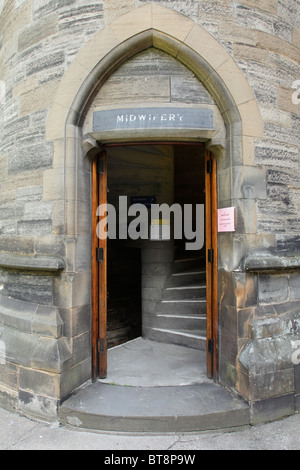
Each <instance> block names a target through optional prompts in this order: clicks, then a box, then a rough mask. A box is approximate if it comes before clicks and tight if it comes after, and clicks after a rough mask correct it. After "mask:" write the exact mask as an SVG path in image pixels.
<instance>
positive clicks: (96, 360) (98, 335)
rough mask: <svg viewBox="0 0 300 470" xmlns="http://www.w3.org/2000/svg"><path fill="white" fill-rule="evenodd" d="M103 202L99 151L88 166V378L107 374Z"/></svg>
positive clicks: (104, 176)
mask: <svg viewBox="0 0 300 470" xmlns="http://www.w3.org/2000/svg"><path fill="white" fill-rule="evenodd" d="M106 204H107V154H106V151H105V150H103V151H101V152H100V153H99V154H98V155H97V158H96V159H95V160H94V162H93V169H92V221H93V222H92V232H93V233H92V348H93V349H92V378H93V381H95V380H96V379H97V378H98V377H99V378H101V379H103V378H106V376H107V239H106V236H105V233H99V231H98V230H97V227H98V229H99V227H100V225H98V224H99V223H100V222H101V219H102V218H104V217H105V210H104V211H102V212H101V213H102V215H97V214H98V212H97V209H98V207H99V206H100V205H104V206H106Z"/></svg>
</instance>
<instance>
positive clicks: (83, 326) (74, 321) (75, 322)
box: [59, 305, 91, 338]
mask: <svg viewBox="0 0 300 470" xmlns="http://www.w3.org/2000/svg"><path fill="white" fill-rule="evenodd" d="M59 316H60V318H61V319H62V322H63V336H65V337H67V338H72V337H74V336H78V335H80V334H82V333H86V332H87V331H89V329H90V325H91V306H90V305H82V306H80V307H75V308H70V309H68V308H60V309H59Z"/></svg>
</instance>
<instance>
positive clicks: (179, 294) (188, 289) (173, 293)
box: [163, 284, 206, 300]
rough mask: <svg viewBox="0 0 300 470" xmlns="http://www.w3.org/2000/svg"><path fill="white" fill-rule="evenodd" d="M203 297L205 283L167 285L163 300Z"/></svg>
mask: <svg viewBox="0 0 300 470" xmlns="http://www.w3.org/2000/svg"><path fill="white" fill-rule="evenodd" d="M205 298H206V285H200V284H195V285H184V286H175V287H167V288H166V289H165V291H164V295H163V300H177V299H178V300H185V299H187V300H188V299H190V300H193V299H205Z"/></svg>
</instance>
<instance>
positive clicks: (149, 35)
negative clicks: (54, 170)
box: [46, 3, 263, 239]
mask: <svg viewBox="0 0 300 470" xmlns="http://www.w3.org/2000/svg"><path fill="white" fill-rule="evenodd" d="M149 47H155V48H157V49H160V50H162V51H164V52H166V53H168V54H170V55H172V56H173V57H175V58H176V59H177V60H179V61H180V62H181V63H183V64H184V65H186V66H187V67H188V68H190V69H191V70H192V71H193V72H194V73H195V75H196V76H198V78H199V79H200V80H201V81H202V83H203V84H204V86H206V88H207V89H208V91H209V92H210V94H211V95H212V97H213V98H214V100H215V102H216V103H217V105H218V107H219V109H220V112H221V114H222V117H223V119H224V122H225V124H226V125H227V127H228V129H230V130H229V132H228V138H227V140H228V141H227V145H228V148H229V149H230V155H228V157H227V158H228V163H227V166H228V167H230V166H231V165H232V162H233V160H234V162H235V165H243V164H248V165H249V164H253V162H254V156H253V155H250V156H249V152H250V154H251V153H252V154H253V152H254V150H253V149H254V145H253V140H254V139H255V138H261V137H262V134H263V123H262V118H261V115H260V111H259V108H258V105H257V102H256V100H255V96H254V94H253V91H252V89H251V88H250V86H249V84H248V82H247V81H246V79H245V77H244V75H243V73H242V71H241V70H240V68H239V67H238V65H237V64H236V63H235V61H234V59H233V58H232V57H231V55H230V54H229V52H228V51H227V50H226V49H225V48H224V47H223V46H222V45H221V44H220V43H219V42H218V41H217V40H216V39H215V38H214V37H213V36H212V35H211V34H209V33H208V32H207V31H206V30H204V29H203V28H202V27H200V26H198V25H197V24H196V23H195V22H194V21H193V20H191V19H189V18H187V17H185V16H184V15H182V14H180V13H177V12H175V11H174V10H171V9H169V8H165V7H162V6H160V5H157V4H153V3H148V4H147V5H145V6H142V7H140V8H137V9H134V10H132V11H130V12H129V13H127V14H125V15H122V16H120V17H118V18H116V19H115V20H113V21H112V22H111V23H110V24H109V25H107V26H105V27H104V28H103V29H102V30H101V31H99V32H98V33H96V34H95V36H94V37H93V38H92V39H91V40H90V41H89V43H88V44H87V45H86V46H85V47H84V48H83V49H82V50H81V52H80V53H79V54H78V55H77V57H76V58H75V60H74V62H73V63H72V64H71V66H70V67H69V69H68V71H67V73H66V75H65V76H64V78H63V80H62V81H61V83H60V85H59V86H58V89H57V92H56V95H55V97H54V101H53V105H52V107H51V110H50V114H49V117H48V121H47V126H46V138H47V141H51V142H53V144H54V159H55V162H56V167H60V168H63V169H64V195H62V198H63V199H64V201H65V215H64V218H65V222H64V224H65V227H64V233H65V235H66V236H67V238H71V239H72V238H73V239H76V234H77V208H76V206H77V202H76V201H77V190H78V188H77V183H74V181H76V179H77V176H76V173H75V172H76V169H78V167H79V166H80V165H82V162H80V160H82V159H81V158H80V155H81V154H82V133H81V126H82V123H83V121H84V118H85V115H86V112H87V109H88V107H89V104H90V103H91V100H92V98H93V96H94V94H95V93H96V91H98V90H99V88H100V87H101V86H102V84H103V83H104V82H105V81H106V80H107V79H108V78H109V76H110V75H111V74H112V73H113V72H114V71H115V70H116V69H117V68H118V67H119V66H121V65H122V64H123V63H124V62H125V61H126V60H128V59H130V58H131V57H133V56H134V55H135V54H137V53H139V52H141V51H143V50H145V49H147V48H149ZM229 140H230V142H229ZM243 148H244V149H245V148H247V152H248V155H247V157H246V158H245V157H244V161H243V153H244V152H243ZM246 162H247V163H246ZM249 162H252V163H249ZM71 169H72V170H73V174H72V171H71ZM67 170H70V171H67ZM70 181H71V183H70ZM66 201H68V208H67V207H66V204H67V202H66Z"/></svg>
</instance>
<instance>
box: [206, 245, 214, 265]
mask: <svg viewBox="0 0 300 470" xmlns="http://www.w3.org/2000/svg"><path fill="white" fill-rule="evenodd" d="M207 260H208V262H209V263H213V262H214V250H212V249H211V248H209V249H208V251H207Z"/></svg>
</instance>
